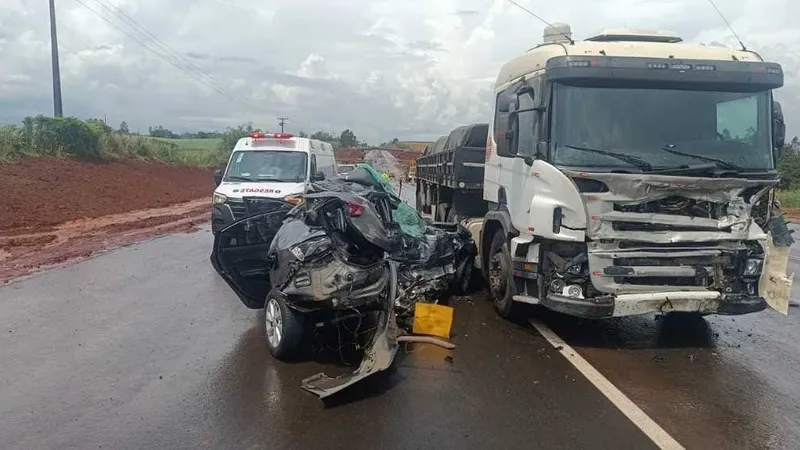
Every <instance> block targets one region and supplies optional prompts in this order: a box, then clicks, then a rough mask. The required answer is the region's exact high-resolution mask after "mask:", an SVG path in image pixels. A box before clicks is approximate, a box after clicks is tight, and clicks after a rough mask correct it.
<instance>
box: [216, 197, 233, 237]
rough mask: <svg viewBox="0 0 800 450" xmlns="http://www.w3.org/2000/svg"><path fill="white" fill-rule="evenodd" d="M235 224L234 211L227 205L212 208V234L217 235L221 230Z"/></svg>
mask: <svg viewBox="0 0 800 450" xmlns="http://www.w3.org/2000/svg"><path fill="white" fill-rule="evenodd" d="M233 222H234V218H233V211H232V210H231V207H230V206H229V205H227V204H224V203H223V204H221V205H213V206H212V207H211V232H212V233H214V234H217V233H218V232H219V230H221V229H223V228H225V227H226V226H228V225H230V224H232V223H233Z"/></svg>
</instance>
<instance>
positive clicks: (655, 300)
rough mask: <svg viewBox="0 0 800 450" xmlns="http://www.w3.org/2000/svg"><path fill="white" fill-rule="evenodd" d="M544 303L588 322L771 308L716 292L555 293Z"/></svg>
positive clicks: (755, 299)
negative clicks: (583, 295) (577, 295)
mask: <svg viewBox="0 0 800 450" xmlns="http://www.w3.org/2000/svg"><path fill="white" fill-rule="evenodd" d="M542 304H543V305H544V306H545V307H547V308H548V309H551V310H553V311H557V312H561V313H564V314H569V315H573V316H578V317H584V318H587V319H605V318H610V317H626V316H636V315H641V314H651V313H667V312H697V313H705V314H721V315H742V314H750V313H754V312H759V311H763V310H765V309H766V308H767V307H768V305H767V302H766V300H764V298H763V297H758V296H747V295H723V294H721V293H719V292H713V291H674V292H653V293H642V294H621V295H617V296H603V297H594V298H587V299H582V298H573V297H567V296H564V295H554V294H551V295H548V296H547V299H546V300H545V301H544V302H542Z"/></svg>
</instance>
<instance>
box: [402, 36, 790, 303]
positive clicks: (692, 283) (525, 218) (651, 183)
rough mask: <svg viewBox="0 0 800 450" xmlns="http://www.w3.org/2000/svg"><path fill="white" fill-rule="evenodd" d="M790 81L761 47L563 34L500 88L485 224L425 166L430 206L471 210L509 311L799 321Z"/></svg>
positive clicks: (422, 184) (424, 202)
mask: <svg viewBox="0 0 800 450" xmlns="http://www.w3.org/2000/svg"><path fill="white" fill-rule="evenodd" d="M782 85H783V73H782V69H781V66H780V65H778V64H775V63H767V62H764V61H763V60H762V58H761V57H760V56H759V55H758V54H757V53H755V52H753V51H747V50H741V51H738V50H732V49H728V48H725V47H721V46H706V45H697V44H690V43H684V42H682V39H681V38H680V37H678V36H677V35H675V34H673V33H670V32H664V31H648V30H626V29H624V30H605V31H603V32H602V33H600V34H598V35H597V36H593V37H590V38H588V39H586V40H584V41H579V42H578V41H574V40H573V39H572V34H571V30H570V28H569V26H567V25H563V24H559V25H554V26H551V27H548V28H547V29H546V30H545V34H544V42H543V43H542V44H540V45H538V46H536V47H535V48H533V49H531V50H529V51H528V52H526V53H525V54H524V55H522V56H519V57H517V58H515V59H513V60H511V61H509V62H507V63H506V64H505V65H504V66H503V67H502V68H501V70H500V74H499V75H498V77H497V81H496V84H495V87H494V94H495V108H494V115H493V117H492V118H491V120H490V121H489V123H488V131H487V139H486V154H485V161H483V163H484V168H483V169H484V170H483V183H482V188H483V201H484V203H483V205H482V206H481V207H482V209H483V211H482V212H481V214H479V215H480V217H475V215H476V214H475V213H474V208H475V207H476V205H475V202H474V201H467V202H464V201H461V202H459V200H458V199H457V197H458V196H459V195H461V192H460V191H459V189H458V186H459V185H460V183H459V180H457V179H456V180H449V179H448V177H450V176H452V174H453V173H455V172H454V171H453V170H452V168H450V169H448V168H447V166H446V165H441V167H442V169H441V170H442V171H443V172H442V173H441V174H428V175H427V176H424V175H422V174H421V170H422V169H418V174H417V176H418V178H419V179H420V181H419V183H418V195H417V199H418V202H420V205H419V206H418V208H419V209H420V210H426V209H427V210H428V211H427V212H431V213H433V214H434V216H438V217H439V218H440V219H439V220H442V219H441V217H445V216H447V217H456V218H463V217H465V216H471V218H468V219H465V220H463V221H462V223H464V224H465V225H466V226H467V228H469V229H470V230H471V232H472V234H473V237H474V238H475V240H476V242H477V243H478V247H479V251H480V257H479V258H478V263H479V264H480V266H481V270H482V272H483V274H484V276H485V277H486V280H487V284H488V285H489V289H490V292H491V295H492V297H493V301H494V305H495V309H496V310H497V312H498V313H499V314H500V315H501V316H503V317H508V316H509V315H511V314H512V313H513V311H514V309H515V308H516V305H518V304H519V303H530V304H537V305H542V306H544V307H546V308H549V309H551V310H555V311H559V312H562V313H566V314H570V315H574V316H579V317H586V318H594V319H601V318H609V317H619V316H630V315H637V314H646V313H653V312H662V313H667V312H673V311H685V312H695V313H700V314H732V315H733V314H747V313H752V312H757V311H762V310H764V309H766V308H767V307H768V306H771V307H772V308H774V309H776V310H778V311H780V312H781V313H783V314H787V313H788V307H789V295H790V292H791V286H792V278H793V275H789V274H787V264H788V255H789V247H790V246H791V243H792V242H793V240H792V238H791V236H790V232H789V230H788V228H787V225H786V222H785V221H784V219H783V217H782V216H781V214H780V212H779V209H778V205H777V202H775V201H774V189H775V185H776V184H777V182H778V174H777V172H776V160H777V159H778V156H779V152H780V149H781V148H782V146H783V141H784V135H785V127H784V121H783V116H782V113H781V109H780V105H779V104H778V102H775V101H774V100H773V97H772V90H773V89H777V88H779V87H781V86H782ZM455 151H458V149H455ZM428 157H429V156H428V155H426V156H423V157H421V158H420V159H419V160H418V162H417V166H418V167H420V168H422V167H427V165H426V160H425V159H426V158H428ZM431 157H438V158H441V156H436V154H434V155H432V156H431ZM451 159H453V161H457V160H458V158H451ZM448 170H449V172H447V171H448ZM445 184H446V185H445ZM473 191H474V190H469V191H465V192H464V195H470V196H474V192H473ZM441 192H445V193H446V195H442V194H441ZM431 193H438V194H437V195H434V194H431ZM440 198H446V199H447V202H446V203H437V202H436V199H440ZM459 204H469V205H470V208H471V209H473V211H469V212H462V211H458V210H453V209H452V208H458V206H457V205H459ZM437 207H446V208H448V213H447V214H441V213H438V214H437V213H436V212H435V211H430V210H435V209H436V208H437Z"/></svg>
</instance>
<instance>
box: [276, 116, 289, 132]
mask: <svg viewBox="0 0 800 450" xmlns="http://www.w3.org/2000/svg"><path fill="white" fill-rule="evenodd" d="M287 120H289V118H288V117H278V125H280V126H281V133H283V127H284V125H286V121H287Z"/></svg>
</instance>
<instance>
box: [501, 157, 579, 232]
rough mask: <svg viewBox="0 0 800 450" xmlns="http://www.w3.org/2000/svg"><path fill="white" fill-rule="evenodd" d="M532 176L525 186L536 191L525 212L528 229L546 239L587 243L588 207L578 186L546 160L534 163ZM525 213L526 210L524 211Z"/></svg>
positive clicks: (531, 190)
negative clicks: (585, 205)
mask: <svg viewBox="0 0 800 450" xmlns="http://www.w3.org/2000/svg"><path fill="white" fill-rule="evenodd" d="M530 170H531V175H533V176H532V177H530V178H528V179H527V180H526V184H527V186H525V189H526V190H528V191H530V192H533V197H532V198H531V204H530V207H529V208H528V211H527V213H526V214H525V215H526V216H527V217H526V220H525V221H524V222H523V221H518V220H517V218H516V217H514V222H515V223H527V224H528V230H529V231H530V232H531V233H532V234H533V233H536V236H538V237H540V238H542V239H554V240H558V241H571V242H583V241H584V239H585V231H586V208H585V207H584V203H583V199H582V198H581V194H580V192H579V191H578V187H577V186H576V185H575V182H573V181H572V180H571V179H570V178H569V177H568V176H566V175H565V174H564V173H563V172H562V171H561V170H559V169H557V168H556V167H554V166H552V165H550V164H548V163H547V162H545V161H542V160H536V161H534V163H533V165H532V166H531V169H530ZM520 213H523V212H520Z"/></svg>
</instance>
